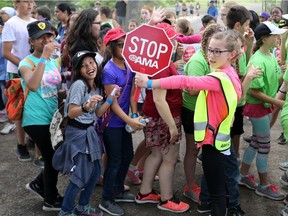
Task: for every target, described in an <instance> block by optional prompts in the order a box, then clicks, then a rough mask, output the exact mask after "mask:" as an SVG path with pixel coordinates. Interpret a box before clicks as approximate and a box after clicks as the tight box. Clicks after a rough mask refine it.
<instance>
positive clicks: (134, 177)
mask: <svg viewBox="0 0 288 216" xmlns="http://www.w3.org/2000/svg"><path fill="white" fill-rule="evenodd" d="M127 176H128V180H129V182H130V183H131V184H133V185H139V184H141V179H140V178H139V172H138V170H137V169H128V172H127Z"/></svg>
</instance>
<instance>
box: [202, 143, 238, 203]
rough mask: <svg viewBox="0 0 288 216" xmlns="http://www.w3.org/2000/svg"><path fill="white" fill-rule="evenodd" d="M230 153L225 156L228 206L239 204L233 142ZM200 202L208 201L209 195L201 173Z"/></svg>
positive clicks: (236, 165) (236, 164)
mask: <svg viewBox="0 0 288 216" xmlns="http://www.w3.org/2000/svg"><path fill="white" fill-rule="evenodd" d="M230 151H231V154H230V155H229V156H225V171H224V172H225V178H226V180H225V184H226V191H227V193H228V194H227V195H228V196H229V202H228V208H231V207H234V206H237V205H239V203H240V202H239V186H238V181H239V177H240V173H239V167H238V163H237V157H236V154H235V151H234V146H233V144H232V145H231V148H230ZM199 199H200V200H201V202H202V203H210V195H209V192H208V187H207V182H206V178H205V176H204V175H203V176H202V181H201V192H200V197H199Z"/></svg>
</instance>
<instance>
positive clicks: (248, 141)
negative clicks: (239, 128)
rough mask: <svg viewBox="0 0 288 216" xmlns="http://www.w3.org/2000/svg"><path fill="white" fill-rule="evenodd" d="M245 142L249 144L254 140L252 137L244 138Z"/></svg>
mask: <svg viewBox="0 0 288 216" xmlns="http://www.w3.org/2000/svg"><path fill="white" fill-rule="evenodd" d="M243 140H244V141H245V142H247V143H251V140H252V136H249V137H243Z"/></svg>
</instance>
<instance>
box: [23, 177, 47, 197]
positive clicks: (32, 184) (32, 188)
mask: <svg viewBox="0 0 288 216" xmlns="http://www.w3.org/2000/svg"><path fill="white" fill-rule="evenodd" d="M26 189H27V190H28V191H30V192H32V193H34V194H35V195H37V196H38V197H39V198H41V199H42V200H43V199H44V189H43V188H40V187H39V186H38V184H37V183H36V182H34V181H32V182H30V183H28V184H26Z"/></svg>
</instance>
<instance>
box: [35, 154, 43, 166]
mask: <svg viewBox="0 0 288 216" xmlns="http://www.w3.org/2000/svg"><path fill="white" fill-rule="evenodd" d="M33 164H34V165H35V166H37V167H39V168H41V169H44V160H43V157H42V156H39V157H38V158H35V160H34V163H33Z"/></svg>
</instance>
